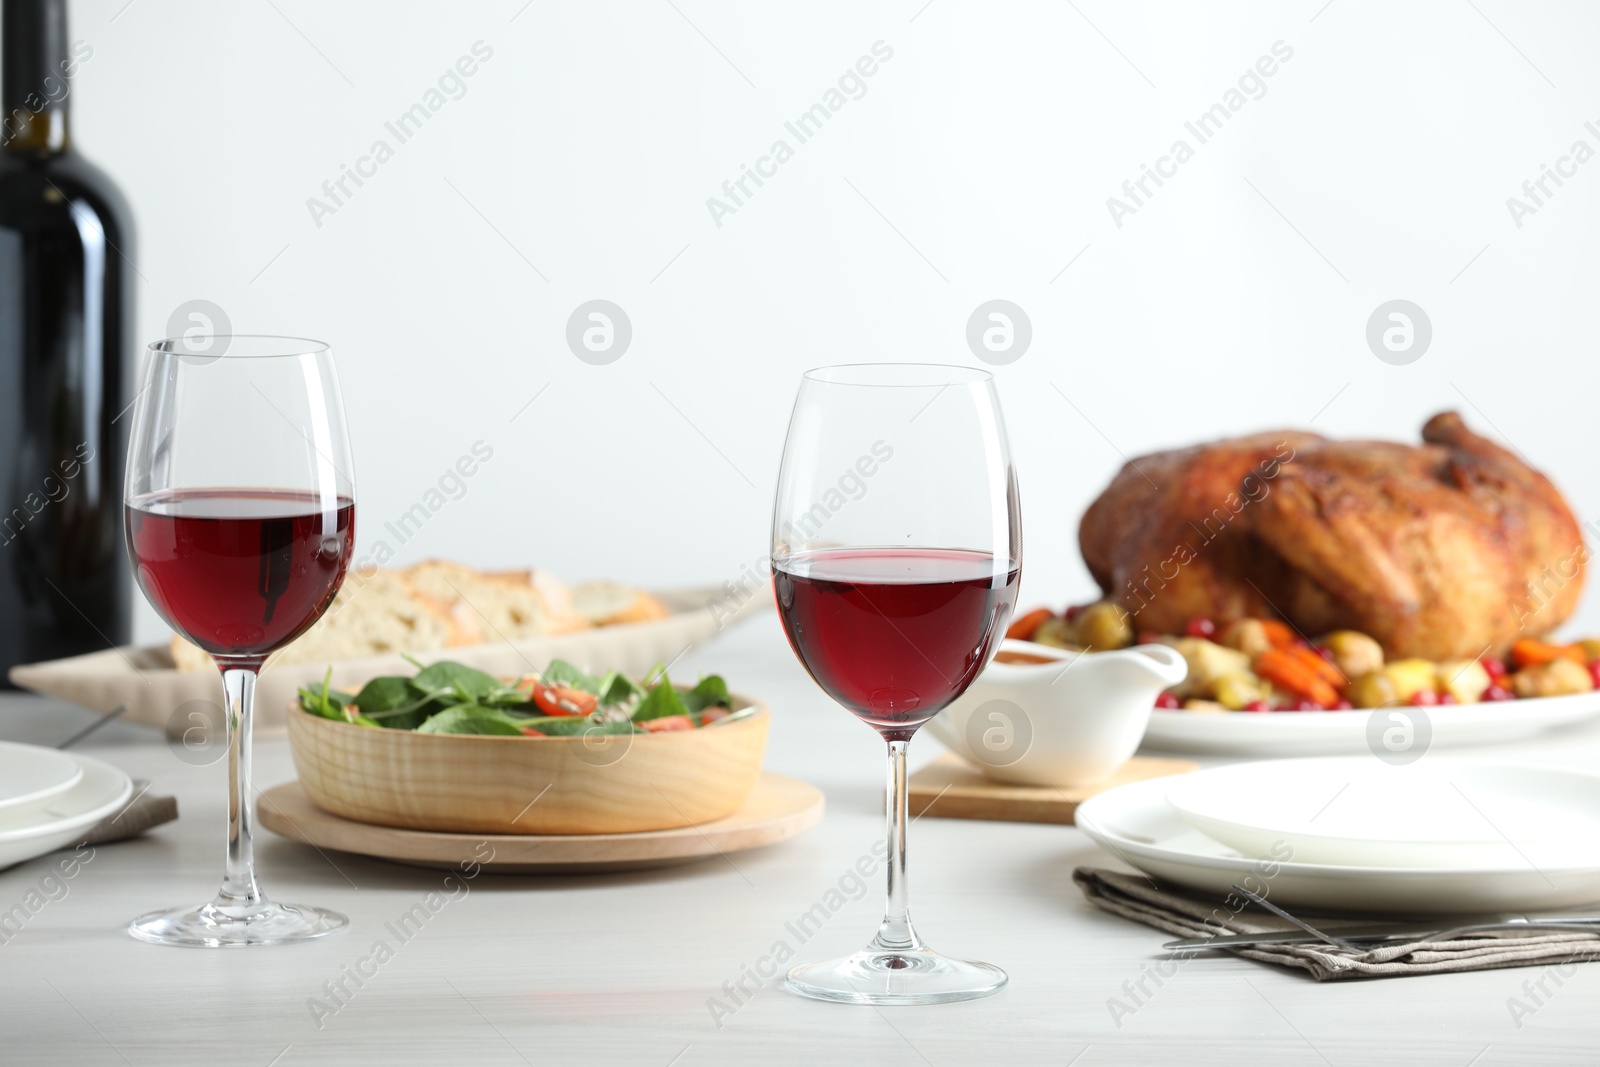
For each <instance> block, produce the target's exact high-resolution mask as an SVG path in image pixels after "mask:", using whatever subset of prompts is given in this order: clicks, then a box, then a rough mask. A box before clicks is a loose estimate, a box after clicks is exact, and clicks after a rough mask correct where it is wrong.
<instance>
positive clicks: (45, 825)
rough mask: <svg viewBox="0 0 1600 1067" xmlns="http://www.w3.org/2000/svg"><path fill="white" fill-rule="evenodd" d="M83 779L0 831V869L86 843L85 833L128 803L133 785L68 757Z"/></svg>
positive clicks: (108, 769)
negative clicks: (25, 817)
mask: <svg viewBox="0 0 1600 1067" xmlns="http://www.w3.org/2000/svg"><path fill="white" fill-rule="evenodd" d="M65 755H67V756H68V758H70V759H71V760H73V762H74V763H76V764H77V765H78V766H79V767H80V768H82V771H83V777H82V778H80V779H78V784H77V785H74V786H73V787H72V788H71V789H69V790H67V791H66V792H65V793H62V794H60V795H59V796H57V797H54V798H53V799H51V800H50V801H49V802H47V803H46V804H45V806H44V807H43V808H42V809H40V810H39V811H36V812H34V813H33V814H32V815H30V816H28V817H27V819H25V820H24V821H23V822H21V823H19V824H17V825H15V826H8V827H6V828H5V829H4V830H0V868H4V867H10V866H11V865H12V864H16V863H21V862H23V861H24V860H31V859H33V858H34V857H35V856H43V855H45V854H46V853H48V852H54V851H55V850H56V849H58V848H62V847H65V846H67V845H75V844H77V843H78V842H79V841H81V840H83V835H84V832H85V831H87V830H88V829H89V828H90V827H91V826H93V825H94V824H95V823H97V822H99V821H100V820H101V819H104V818H105V817H106V816H108V815H111V814H112V813H114V812H116V811H117V810H118V809H119V808H121V807H122V806H123V805H124V804H126V803H127V802H128V798H129V797H130V796H132V794H133V781H132V779H130V778H129V777H128V776H127V775H126V774H124V773H122V772H121V771H119V770H117V769H116V768H115V767H113V766H111V765H110V764H106V763H101V762H100V761H99V760H97V759H91V758H90V757H88V756H80V755H78V754H77V753H65Z"/></svg>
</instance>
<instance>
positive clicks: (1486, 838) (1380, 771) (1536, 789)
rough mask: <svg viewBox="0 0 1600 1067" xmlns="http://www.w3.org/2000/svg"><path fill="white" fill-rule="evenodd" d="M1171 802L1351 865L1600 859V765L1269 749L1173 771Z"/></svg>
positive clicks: (1244, 832)
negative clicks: (1403, 761) (1598, 768)
mask: <svg viewBox="0 0 1600 1067" xmlns="http://www.w3.org/2000/svg"><path fill="white" fill-rule="evenodd" d="M1169 781H1170V785H1169V786H1168V788H1167V803H1169V804H1171V805H1172V806H1173V807H1174V808H1175V809H1177V812H1178V814H1179V816H1180V817H1181V818H1182V819H1183V820H1184V822H1186V823H1188V824H1189V825H1190V826H1192V827H1194V828H1195V829H1196V830H1199V831H1201V832H1202V833H1204V834H1206V835H1208V836H1210V837H1213V838H1216V839H1217V840H1218V841H1220V842H1222V843H1223V844H1225V845H1230V846H1232V847H1233V848H1235V849H1238V850H1239V851H1240V852H1242V853H1243V854H1244V855H1246V856H1254V857H1257V858H1264V857H1265V858H1270V857H1272V856H1273V855H1274V852H1273V850H1274V848H1275V847H1276V846H1277V845H1278V843H1279V842H1283V843H1286V844H1287V845H1288V846H1289V847H1290V848H1292V849H1293V850H1294V858H1295V860H1296V861H1297V862H1301V863H1318V864H1339V865H1342V866H1351V867H1362V866H1366V867H1435V868H1440V867H1445V868H1448V867H1518V866H1528V865H1532V866H1535V867H1539V868H1544V867H1574V866H1589V865H1594V866H1600V775H1596V774H1592V773H1588V772H1584V771H1577V770H1569V769H1567V768H1564V767H1536V766H1532V765H1529V764H1522V763H1509V762H1506V761H1504V760H1493V759H1470V758H1468V759H1463V758H1460V757H1455V758H1452V757H1448V756H1436V757H1434V758H1432V759H1426V760H1422V761H1420V762H1418V763H1413V764H1409V765H1406V766H1402V767H1395V766H1391V765H1389V764H1386V763H1382V762H1380V761H1378V760H1375V759H1373V758H1372V757H1370V756H1338V757H1333V758H1326V759H1294V760H1269V761H1266V762H1262V763H1239V764H1234V765H1233V766H1230V767H1217V768H1214V769H1212V770H1208V771H1201V772H1199V773H1197V774H1188V775H1184V776H1182V777H1180V778H1175V779H1169Z"/></svg>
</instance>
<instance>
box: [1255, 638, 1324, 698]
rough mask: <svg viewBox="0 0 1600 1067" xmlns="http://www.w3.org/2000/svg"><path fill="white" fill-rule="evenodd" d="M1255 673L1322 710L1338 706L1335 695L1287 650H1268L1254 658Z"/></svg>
mask: <svg viewBox="0 0 1600 1067" xmlns="http://www.w3.org/2000/svg"><path fill="white" fill-rule="evenodd" d="M1312 655H1316V653H1312ZM1319 658H1320V657H1319ZM1256 673H1257V674H1259V675H1261V677H1263V678H1265V679H1266V680H1267V681H1269V682H1271V683H1272V684H1273V685H1276V686H1278V687H1279V688H1282V689H1287V690H1288V691H1289V692H1291V693H1293V694H1294V695H1295V696H1297V697H1303V698H1304V699H1306V700H1310V701H1313V702H1314V703H1316V704H1319V705H1321V706H1322V707H1324V708H1331V707H1333V706H1334V705H1335V704H1337V703H1338V702H1339V693H1338V691H1337V690H1336V689H1334V687H1333V686H1332V685H1330V684H1328V682H1327V681H1326V680H1325V679H1324V678H1323V677H1322V675H1321V674H1320V673H1318V672H1317V671H1316V670H1314V669H1313V668H1312V667H1311V666H1310V664H1308V663H1306V662H1305V661H1304V660H1302V659H1300V658H1298V657H1296V656H1294V655H1293V654H1291V652H1290V651H1289V650H1287V649H1282V648H1269V649H1267V650H1266V651H1265V652H1263V653H1261V655H1259V656H1257V657H1256Z"/></svg>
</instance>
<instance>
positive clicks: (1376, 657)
mask: <svg viewBox="0 0 1600 1067" xmlns="http://www.w3.org/2000/svg"><path fill="white" fill-rule="evenodd" d="M1321 643H1322V646H1323V647H1324V648H1326V649H1327V650H1328V653H1329V655H1331V656H1332V657H1333V665H1334V666H1335V667H1338V668H1339V672H1340V673H1341V674H1343V675H1344V676H1345V677H1346V678H1359V677H1361V676H1362V675H1363V674H1371V673H1372V672H1373V671H1376V670H1378V669H1380V668H1382V666H1383V646H1382V645H1380V644H1378V642H1377V641H1375V640H1374V639H1372V638H1371V637H1368V636H1367V635H1366V634H1363V633H1357V632H1356V631H1355V630H1335V631H1334V632H1333V633H1331V634H1329V635H1328V636H1326V637H1324V638H1323V639H1322V642H1321Z"/></svg>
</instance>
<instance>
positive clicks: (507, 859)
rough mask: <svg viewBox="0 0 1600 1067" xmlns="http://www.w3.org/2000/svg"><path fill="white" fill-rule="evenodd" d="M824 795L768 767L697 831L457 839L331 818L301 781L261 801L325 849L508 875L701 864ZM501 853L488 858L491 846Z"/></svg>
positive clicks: (801, 818)
mask: <svg viewBox="0 0 1600 1067" xmlns="http://www.w3.org/2000/svg"><path fill="white" fill-rule="evenodd" d="M822 809H823V800H822V794H821V793H820V792H819V791H818V790H817V788H816V787H815V786H812V785H808V784H806V783H805V782H802V781H800V780H798V779H796V778H786V777H784V776H783V775H781V774H772V773H769V772H766V771H763V772H762V773H761V777H760V778H758V779H757V780H756V784H755V788H754V789H752V790H751V791H750V796H749V797H748V798H747V799H746V800H745V802H744V804H743V805H741V806H740V807H739V808H738V810H736V811H735V812H734V813H733V814H731V815H727V816H724V817H723V818H720V819H717V820H714V821H712V822H707V823H701V824H700V825H698V826H686V827H681V828H678V829H673V830H650V831H647V832H644V833H631V834H546V835H533V834H457V833H439V832H436V831H430V830H403V829H399V828H397V827H393V826H374V825H371V824H369V823H361V822H355V821H353V820H350V819H342V818H340V817H339V816H337V815H331V814H329V813H328V812H326V811H323V810H322V809H321V808H319V807H317V806H316V805H315V804H313V803H311V800H310V798H309V797H307V796H306V793H305V790H303V789H302V788H301V787H300V783H299V782H298V781H295V782H286V783H284V784H283V785H279V786H274V787H273V788H271V789H268V790H267V791H266V792H265V793H262V794H261V798H260V799H259V800H258V801H257V802H256V816H257V818H258V819H259V820H260V822H261V825H262V826H265V827H266V828H267V829H269V830H271V831H273V832H274V833H278V834H282V835H283V836H284V837H287V838H290V839H292V840H295V841H304V842H306V843H307V844H311V845H316V846H317V847H318V848H332V849H338V850H339V851H341V852H356V853H360V854H361V855H364V856H376V857H378V858H379V859H386V860H394V861H395V862H397V863H406V864H410V865H412V866H414V867H434V868H440V869H452V870H453V869H456V868H458V867H459V866H461V865H462V864H464V863H481V864H482V865H483V869H484V870H486V871H491V872H496V873H500V874H584V873H596V872H605V871H631V870H643V869H646V868H649V867H668V866H671V865H673V864H678V863H692V862H694V861H695V860H700V859H705V858H706V857H708V856H717V855H723V854H726V853H729V852H742V851H744V850H746V849H751V848H760V847H761V846H763V845H771V844H774V843H776V842H778V841H783V840H785V839H787V838H790V837H796V836H798V835H800V834H803V833H805V832H806V831H807V830H809V829H811V828H812V827H813V826H815V825H817V823H818V822H820V821H821V820H822ZM485 842H487V843H488V846H489V848H491V849H493V852H492V858H489V859H485V858H484V851H485V850H484V848H483V844H484V843H485Z"/></svg>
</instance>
